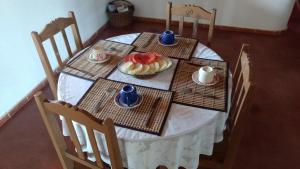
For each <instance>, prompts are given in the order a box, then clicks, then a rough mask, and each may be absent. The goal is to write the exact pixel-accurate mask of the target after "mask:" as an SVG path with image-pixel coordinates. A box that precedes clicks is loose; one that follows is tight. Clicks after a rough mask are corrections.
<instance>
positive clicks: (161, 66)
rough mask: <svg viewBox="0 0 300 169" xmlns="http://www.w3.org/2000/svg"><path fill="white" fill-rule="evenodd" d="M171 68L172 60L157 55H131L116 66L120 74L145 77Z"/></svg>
mask: <svg viewBox="0 0 300 169" xmlns="http://www.w3.org/2000/svg"><path fill="white" fill-rule="evenodd" d="M171 66H172V60H171V59H170V58H168V57H164V56H162V55H160V54H158V53H150V52H148V53H131V54H129V55H127V56H125V57H124V59H123V60H122V61H121V62H120V63H119V64H118V70H119V71H120V72H122V73H125V74H128V75H132V76H136V77H146V76H150V75H155V74H157V73H159V72H163V71H165V70H167V69H168V68H170V67H171Z"/></svg>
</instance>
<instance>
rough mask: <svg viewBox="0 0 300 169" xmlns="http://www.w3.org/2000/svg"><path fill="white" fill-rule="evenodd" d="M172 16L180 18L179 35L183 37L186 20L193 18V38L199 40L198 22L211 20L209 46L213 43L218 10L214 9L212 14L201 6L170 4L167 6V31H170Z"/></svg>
mask: <svg viewBox="0 0 300 169" xmlns="http://www.w3.org/2000/svg"><path fill="white" fill-rule="evenodd" d="M172 15H175V16H179V19H180V20H179V35H182V31H183V24H184V18H185V17H189V18H193V20H194V22H193V34H192V37H193V38H197V30H198V21H199V19H205V20H209V31H208V44H210V43H211V40H212V37H213V33H214V25H215V19H216V9H213V10H212V12H209V11H207V10H205V9H203V8H202V7H200V6H196V5H191V4H176V5H175V4H172V2H168V4H167V18H166V29H167V30H169V29H170V25H171V21H172Z"/></svg>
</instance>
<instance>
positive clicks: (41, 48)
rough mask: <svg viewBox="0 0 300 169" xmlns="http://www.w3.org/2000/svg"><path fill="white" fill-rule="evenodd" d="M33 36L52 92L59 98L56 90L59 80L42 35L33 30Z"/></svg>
mask: <svg viewBox="0 0 300 169" xmlns="http://www.w3.org/2000/svg"><path fill="white" fill-rule="evenodd" d="M31 36H32V39H33V42H34V44H35V47H36V49H37V52H38V54H39V57H40V60H41V62H42V65H43V67H44V71H45V73H46V77H47V79H48V82H49V85H50V88H51V91H52V94H53V96H54V98H57V93H56V91H57V80H56V78H55V76H54V72H53V71H52V67H51V65H50V62H49V59H48V57H47V54H46V51H45V48H44V46H43V44H42V40H41V37H40V36H39V35H38V33H37V32H32V33H31Z"/></svg>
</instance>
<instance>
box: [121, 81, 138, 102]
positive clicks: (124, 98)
mask: <svg viewBox="0 0 300 169" xmlns="http://www.w3.org/2000/svg"><path fill="white" fill-rule="evenodd" d="M137 99H138V95H137V92H136V88H135V87H134V86H133V85H126V86H124V87H123V88H122V90H121V91H120V101H121V102H122V103H123V104H126V105H127V106H133V105H134V104H135V103H136V102H137Z"/></svg>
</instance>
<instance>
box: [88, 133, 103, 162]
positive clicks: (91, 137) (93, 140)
mask: <svg viewBox="0 0 300 169" xmlns="http://www.w3.org/2000/svg"><path fill="white" fill-rule="evenodd" d="M86 131H87V133H88V136H89V140H90V142H91V145H92V149H93V153H94V156H95V157H96V163H97V165H98V166H99V167H102V168H103V167H104V165H103V162H102V160H101V156H100V153H99V149H98V146H97V142H96V138H95V135H94V131H93V130H92V129H91V128H89V127H86Z"/></svg>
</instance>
